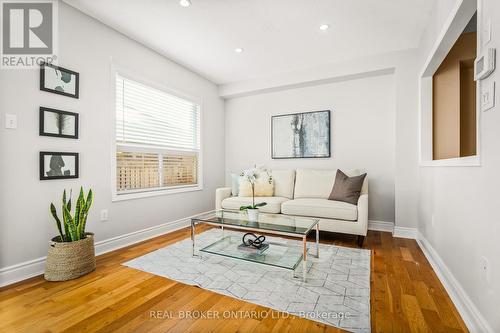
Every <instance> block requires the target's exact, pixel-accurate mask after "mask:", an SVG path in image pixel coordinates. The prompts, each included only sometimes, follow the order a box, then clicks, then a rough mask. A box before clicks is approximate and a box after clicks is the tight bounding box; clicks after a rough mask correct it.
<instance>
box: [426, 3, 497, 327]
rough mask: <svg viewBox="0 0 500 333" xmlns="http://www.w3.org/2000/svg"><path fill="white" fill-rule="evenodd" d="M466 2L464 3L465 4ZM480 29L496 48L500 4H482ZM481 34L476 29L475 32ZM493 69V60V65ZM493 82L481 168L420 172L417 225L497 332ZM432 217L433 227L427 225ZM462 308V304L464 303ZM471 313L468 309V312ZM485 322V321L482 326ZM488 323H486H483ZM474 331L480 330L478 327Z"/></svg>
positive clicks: (446, 7) (435, 31)
mask: <svg viewBox="0 0 500 333" xmlns="http://www.w3.org/2000/svg"><path fill="white" fill-rule="evenodd" d="M466 1H467V0H466ZM456 3H459V1H446V2H445V1H443V2H442V3H441V1H440V5H439V10H436V11H434V16H433V18H432V21H431V22H430V24H429V29H428V30H427V31H426V33H425V35H424V37H423V40H422V46H421V52H420V53H421V55H420V63H421V65H422V66H423V62H424V61H425V59H426V58H427V57H428V56H429V52H430V49H431V47H432V45H433V44H434V42H435V41H436V39H437V37H438V36H439V33H440V31H441V29H442V28H443V24H444V22H445V21H446V19H447V18H448V16H449V15H450V12H451V10H452V8H453V7H454V6H455V5H456ZM482 3H483V7H482V8H481V9H482V10H481V12H482V14H483V17H479V18H478V21H479V24H480V25H484V24H485V22H487V20H488V19H490V18H491V21H492V28H493V31H492V41H491V42H490V43H489V44H488V47H496V48H497V50H498V49H499V48H500V2H498V0H483V1H482ZM479 31H481V27H480V28H479ZM497 67H498V61H497ZM491 81H496V82H497V99H496V106H495V108H494V109H491V110H489V111H487V112H482V113H481V117H480V126H479V128H480V138H481V147H480V152H481V164H482V165H481V166H480V167H423V168H421V169H420V185H419V187H420V191H419V207H418V208H419V211H418V213H419V226H418V229H419V231H420V233H421V234H422V236H423V237H424V238H425V239H426V240H427V241H428V242H429V244H430V246H432V248H434V250H435V251H436V253H437V255H438V256H439V257H440V258H441V260H442V262H444V264H445V265H446V266H447V267H448V269H449V271H450V272H451V274H452V275H453V277H454V279H456V281H457V282H458V284H459V285H460V287H459V288H462V289H463V291H464V292H465V294H466V297H468V298H469V299H470V300H471V301H472V303H473V305H472V306H473V307H475V308H476V309H477V310H478V312H479V313H480V314H478V315H477V316H476V320H477V321H478V322H479V324H478V325H477V326H476V327H475V329H476V330H477V331H484V329H485V327H487V326H483V327H480V326H479V325H480V324H481V323H480V321H481V320H482V318H481V316H482V317H483V318H484V319H485V320H486V321H487V322H488V323H489V326H490V328H491V329H492V331H493V332H499V331H500V316H498V309H499V308H500V256H499V254H500V242H499V236H500V218H499V214H498V211H497V208H498V205H499V202H500V194H499V193H500V192H499V190H498V189H499V187H500V173H499V170H500V154H499V143H500V106H499V103H500V99H499V98H498V95H499V93H500V91H499V88H500V87H499V83H500V70H499V69H498V68H497V70H496V71H495V72H494V73H493V75H492V76H491V77H489V78H488V79H486V80H485V81H483V83H484V82H491ZM433 217H434V223H433V222H432V220H433ZM483 256H484V257H486V258H488V260H489V269H490V279H489V280H490V282H489V283H488V282H486V281H484V280H483V279H482V276H481V273H480V272H481V258H482V257H483ZM466 305H467V304H466ZM476 309H472V310H468V311H469V313H473V312H474V311H475V310H476ZM483 324H484V323H483ZM486 325H488V324H486ZM478 327H479V329H478Z"/></svg>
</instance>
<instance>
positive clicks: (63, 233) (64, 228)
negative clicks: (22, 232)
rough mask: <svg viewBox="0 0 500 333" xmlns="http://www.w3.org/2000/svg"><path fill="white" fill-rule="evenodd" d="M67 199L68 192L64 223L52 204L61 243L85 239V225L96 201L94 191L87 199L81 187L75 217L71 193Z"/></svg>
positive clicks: (64, 200)
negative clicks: (72, 210) (72, 211)
mask: <svg viewBox="0 0 500 333" xmlns="http://www.w3.org/2000/svg"><path fill="white" fill-rule="evenodd" d="M66 199H67V198H66V190H64V192H63V197H62V207H61V213H62V221H61V219H59V216H58V215H57V210H56V206H55V205H54V204H53V203H51V204H50V212H51V213H52V216H53V217H54V220H55V222H56V226H57V230H58V231H59V239H60V241H61V242H75V241H77V240H80V239H84V238H85V225H86V223H87V216H88V214H89V210H90V206H92V202H93V200H94V195H93V193H92V190H89V192H88V194H87V196H86V197H85V195H84V193H83V187H80V194H79V195H78V199H77V200H76V205H75V214H74V215H72V214H71V191H70V194H69V199H68V200H66Z"/></svg>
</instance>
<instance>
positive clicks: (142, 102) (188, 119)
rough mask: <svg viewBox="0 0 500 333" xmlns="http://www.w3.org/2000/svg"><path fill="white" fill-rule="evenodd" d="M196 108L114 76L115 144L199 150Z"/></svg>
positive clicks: (140, 84) (175, 98)
mask: <svg viewBox="0 0 500 333" xmlns="http://www.w3.org/2000/svg"><path fill="white" fill-rule="evenodd" d="M199 116H200V107H199V105H198V104H196V103H193V102H191V101H188V100H185V99H182V98H180V97H177V96H174V95H172V94H168V93H166V92H164V91H161V90H158V89H155V88H152V87H148V86H146V85H143V84H142V83H139V82H135V81H132V80H129V79H127V78H124V77H122V76H119V75H117V77H116V141H117V143H118V144H139V145H147V146H156V147H163V148H169V149H180V150H190V151H193V150H199V149H200V138H199V123H200V119H199Z"/></svg>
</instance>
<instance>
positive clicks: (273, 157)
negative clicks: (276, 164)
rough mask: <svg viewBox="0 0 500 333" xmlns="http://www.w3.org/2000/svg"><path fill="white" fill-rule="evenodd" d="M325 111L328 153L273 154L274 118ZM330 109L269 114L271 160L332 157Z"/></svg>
mask: <svg viewBox="0 0 500 333" xmlns="http://www.w3.org/2000/svg"><path fill="white" fill-rule="evenodd" d="M322 112H325V113H327V114H328V155H322V156H286V157H283V156H280V157H277V156H276V155H275V151H274V119H275V118H279V117H290V116H295V115H302V114H312V113H322ZM331 126H332V122H331V110H319V111H308V112H297V113H287V114H280V115H275V116H271V158H272V159H273V160H285V159H296V158H305V159H310V158H331V157H332V153H331V151H332V145H331Z"/></svg>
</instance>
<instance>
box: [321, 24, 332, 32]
mask: <svg viewBox="0 0 500 333" xmlns="http://www.w3.org/2000/svg"><path fill="white" fill-rule="evenodd" d="M328 28H330V26H329V25H328V24H322V25H320V26H319V30H323V31H325V30H328Z"/></svg>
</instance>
